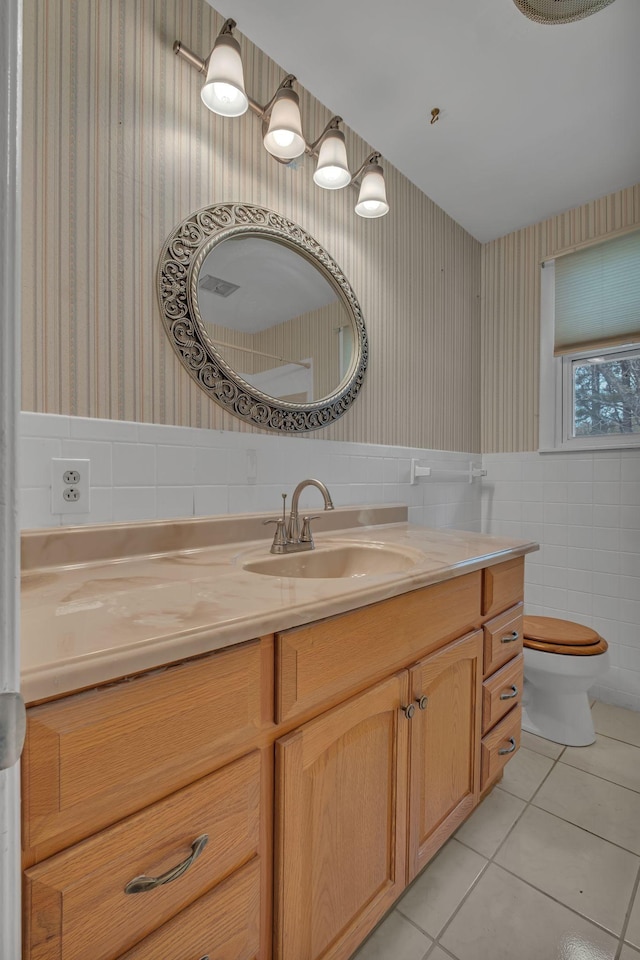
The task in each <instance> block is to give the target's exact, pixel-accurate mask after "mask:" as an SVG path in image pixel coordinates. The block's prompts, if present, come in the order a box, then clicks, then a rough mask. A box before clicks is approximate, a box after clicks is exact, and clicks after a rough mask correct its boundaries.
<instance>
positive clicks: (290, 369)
mask: <svg viewBox="0 0 640 960" xmlns="http://www.w3.org/2000/svg"><path fill="white" fill-rule="evenodd" d="M158 293H159V298H160V310H161V315H162V320H163V323H164V326H165V329H166V331H167V333H168V335H169V339H170V340H171V343H172V344H173V346H174V348H175V350H176V352H177V354H178V356H179V357H180V360H181V361H182V363H183V364H184V366H185V367H186V369H187V370H188V372H189V374H190V375H191V376H192V377H193V378H194V379H195V381H196V382H197V383H198V385H199V386H200V387H201V388H202V389H203V390H204V391H205V392H206V393H207V394H208V395H209V396H210V397H211V398H212V399H214V400H216V401H217V402H218V403H220V404H221V405H222V406H223V407H224V408H225V409H226V410H228V411H229V412H231V413H233V414H235V415H236V416H239V417H241V418H242V419H243V420H247V421H250V422H252V423H255V424H256V425H258V426H261V427H264V428H266V429H271V430H281V431H304V430H315V429H318V428H320V427H324V426H326V425H327V424H329V423H331V422H333V421H334V420H336V419H337V418H338V417H340V416H342V415H343V414H344V413H346V411H347V410H348V409H349V407H350V406H351V404H352V403H353V401H354V399H355V397H356V395H357V393H358V391H359V390H360V387H361V385H362V381H363V378H364V373H365V369H366V365H367V352H368V348H367V335H366V330H365V326H364V320H363V318H362V313H361V310H360V306H359V304H358V301H357V299H356V297H355V294H354V292H353V290H352V289H351V286H350V285H349V283H348V281H347V279H346V277H345V276H344V274H343V273H342V271H341V270H340V268H339V267H338V265H337V264H336V263H335V261H334V260H332V258H331V257H330V256H329V254H328V253H327V252H326V251H325V250H324V249H323V248H322V247H321V246H320V245H319V244H318V243H317V242H316V241H315V240H314V239H313V237H311V236H310V235H309V234H307V233H305V231H304V230H302V228H301V227H299V226H298V225H297V224H295V223H293V222H292V221H290V220H287V219H286V218H284V217H281V216H280V215H279V214H277V213H274V212H273V211H271V210H266V209H265V208H263V207H254V206H249V205H246V204H217V205H216V206H213V207H207V208H205V209H204V210H199V211H198V212H197V213H194V214H192V215H191V216H190V217H188V218H187V219H186V220H185V221H183V223H181V224H180V225H179V227H178V228H177V229H176V230H175V231H174V232H173V233H172V234H171V236H170V237H169V239H168V240H167V243H166V244H165V247H164V250H163V252H162V255H161V257H160V265H159V278H158Z"/></svg>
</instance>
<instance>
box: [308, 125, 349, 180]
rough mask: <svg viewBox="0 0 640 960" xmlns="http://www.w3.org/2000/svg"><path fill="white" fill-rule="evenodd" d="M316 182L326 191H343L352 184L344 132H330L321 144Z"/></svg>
mask: <svg viewBox="0 0 640 960" xmlns="http://www.w3.org/2000/svg"><path fill="white" fill-rule="evenodd" d="M313 179H314V182H315V183H317V185H318V186H319V187H323V188H324V189H325V190H341V189H342V187H346V186H347V184H349V183H351V174H350V173H349V167H348V165H347V148H346V146H345V142H344V133H343V132H342V130H329V132H328V133H327V135H326V136H325V138H324V140H323V141H322V143H321V144H320V153H319V155H318V165H317V167H316V171H315V173H314V175H313Z"/></svg>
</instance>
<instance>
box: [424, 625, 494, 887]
mask: <svg viewBox="0 0 640 960" xmlns="http://www.w3.org/2000/svg"><path fill="white" fill-rule="evenodd" d="M481 685H482V634H481V633H480V631H477V632H476V633H473V634H471V635H470V636H467V637H463V638H462V639H461V640H458V641H457V642H456V643H451V644H449V645H448V646H446V647H444V648H443V649H442V650H439V651H438V652H437V653H434V654H432V655H431V656H429V657H426V659H424V660H422V661H421V662H420V663H418V664H416V665H415V666H414V667H413V668H412V669H411V698H412V701H413V703H414V704H415V705H416V707H417V709H416V712H415V714H414V716H413V718H412V720H411V724H410V728H411V785H410V790H409V811H410V813H409V879H410V880H412V879H413V878H414V877H415V876H416V875H417V874H418V873H419V872H420V870H422V868H423V867H424V866H425V864H426V863H428V861H429V860H430V859H431V857H432V856H433V855H434V853H435V852H436V850H438V849H439V848H440V847H441V846H442V844H443V843H444V842H445V840H446V839H447V838H448V837H449V836H451V834H452V833H453V831H454V830H455V829H456V828H457V827H458V826H460V824H461V823H462V821H463V820H465V819H466V817H467V816H468V815H469V814H470V813H471V811H472V810H473V808H474V807H475V805H476V803H477V802H478V794H479V792H480V766H479V764H480V752H479V745H480V726H481V712H482V711H481V702H480V701H481Z"/></svg>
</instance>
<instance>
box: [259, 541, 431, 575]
mask: <svg viewBox="0 0 640 960" xmlns="http://www.w3.org/2000/svg"><path fill="white" fill-rule="evenodd" d="M421 559H422V555H421V554H419V553H418V552H416V551H414V550H410V549H403V548H401V547H391V546H388V545H387V544H385V543H361V542H358V543H331V544H322V545H320V546H316V548H315V550H306V551H303V552H300V553H286V554H271V553H270V554H268V555H267V556H261V557H258V558H255V559H254V558H252V559H251V560H245V561H244V562H243V563H242V566H243V569H244V570H247V571H249V572H250V573H261V574H263V575H266V576H271V577H303V578H306V579H310V580H314V579H315V580H320V579H322V580H324V579H329V578H337V577H367V576H372V575H375V574H380V573H402V572H403V571H404V570H410V569H411V567H413V566H415V564H416V563H418V561H419V560H421Z"/></svg>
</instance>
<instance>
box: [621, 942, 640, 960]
mask: <svg viewBox="0 0 640 960" xmlns="http://www.w3.org/2000/svg"><path fill="white" fill-rule="evenodd" d="M639 957H640V950H634V949H633V947H630V946H629V944H628V943H625V945H624V946H623V948H622V953H621V954H620V960H638V958H639Z"/></svg>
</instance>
